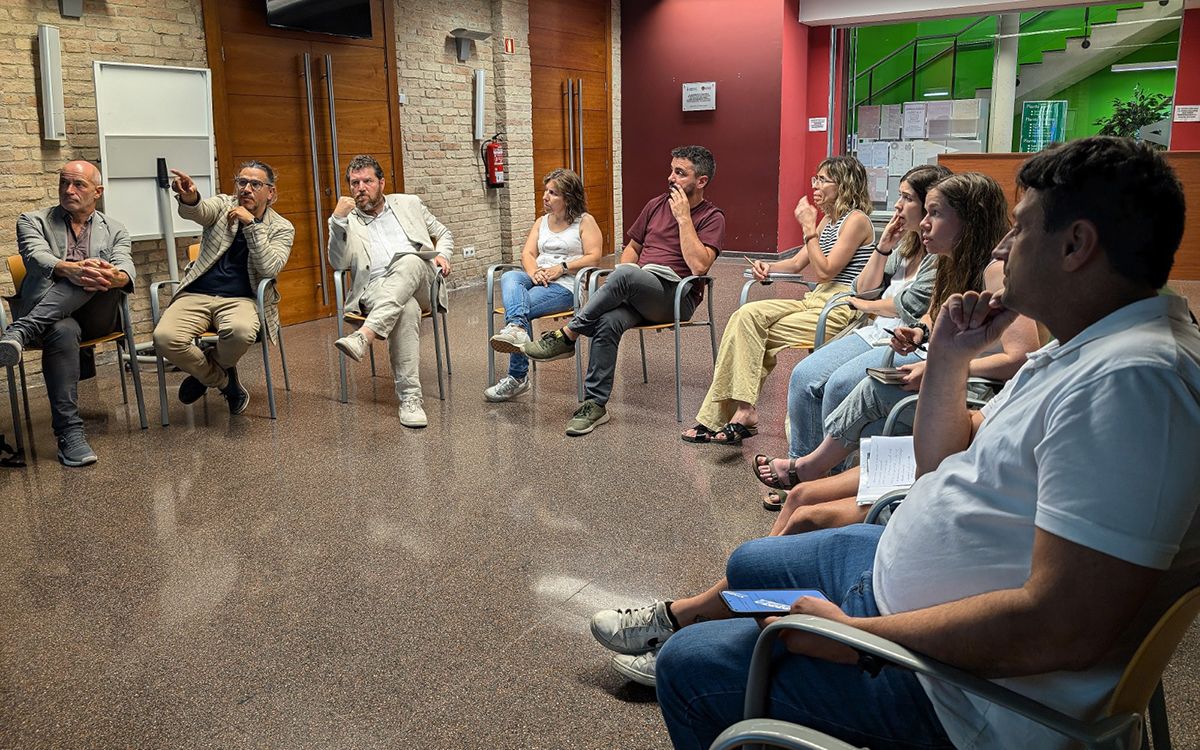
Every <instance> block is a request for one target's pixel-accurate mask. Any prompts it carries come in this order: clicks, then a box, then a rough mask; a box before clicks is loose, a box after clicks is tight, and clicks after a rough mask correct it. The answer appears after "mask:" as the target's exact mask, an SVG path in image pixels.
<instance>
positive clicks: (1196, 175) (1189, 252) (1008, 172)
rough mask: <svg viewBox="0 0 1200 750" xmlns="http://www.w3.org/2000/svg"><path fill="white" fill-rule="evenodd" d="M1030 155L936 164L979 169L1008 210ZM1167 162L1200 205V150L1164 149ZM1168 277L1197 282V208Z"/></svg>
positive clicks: (948, 159)
mask: <svg viewBox="0 0 1200 750" xmlns="http://www.w3.org/2000/svg"><path fill="white" fill-rule="evenodd" d="M1029 157H1030V154H962V153H960V154H942V155H941V156H939V157H938V163H939V164H943V165H945V166H946V167H948V168H949V169H951V170H953V171H954V172H956V173H959V172H982V173H983V174H986V175H988V176H990V177H991V178H992V179H994V180H995V181H996V182H998V183H1000V187H1001V188H1003V190H1004V195H1005V197H1006V198H1008V207H1009V210H1010V212H1011V210H1012V208H1013V206H1015V205H1016V202H1017V172H1018V170H1020V168H1021V165H1022V164H1024V163H1025V160H1026V159H1028V158H1029ZM1166 157H1167V161H1168V162H1170V164H1171V166H1172V167H1174V169H1175V173H1176V174H1177V175H1178V176H1179V180H1180V182H1182V183H1183V191H1184V196H1185V197H1186V198H1187V204H1188V206H1191V207H1195V206H1200V151H1167V152H1166ZM1171 279H1173V280H1178V281H1200V211H1197V210H1195V209H1194V208H1193V210H1190V211H1188V213H1187V218H1186V223H1185V224H1184V227H1183V241H1182V242H1181V243H1180V245H1179V250H1178V251H1177V252H1176V254H1175V265H1174V267H1172V269H1171Z"/></svg>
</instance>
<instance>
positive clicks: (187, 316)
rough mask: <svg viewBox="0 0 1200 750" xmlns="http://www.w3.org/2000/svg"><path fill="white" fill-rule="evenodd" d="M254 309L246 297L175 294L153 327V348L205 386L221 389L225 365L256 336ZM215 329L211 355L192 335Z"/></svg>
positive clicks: (233, 361)
mask: <svg viewBox="0 0 1200 750" xmlns="http://www.w3.org/2000/svg"><path fill="white" fill-rule="evenodd" d="M258 327H259V326H258V308H257V307H256V306H255V304H254V300H252V299H250V298H248V297H213V296H211V295H208V294H189V293H188V292H184V293H183V294H178V295H176V296H175V298H174V299H173V300H171V304H170V305H168V306H167V309H166V310H165V311H164V312H163V316H162V318H161V319H160V320H159V321H158V325H157V326H155V327H154V349H155V351H157V352H159V353H161V354H162V355H163V357H165V358H166V359H167V360H168V361H169V362H170V363H171V364H173V365H175V366H176V367H178V368H179V369H180V370H183V371H184V372H186V373H187V374H188V375H191V376H192V377H194V378H196V379H197V380H199V381H200V382H201V383H204V384H205V385H207V386H208V387H209V388H224V387H225V385H226V384H227V383H228V382H229V376H228V375H226V374H225V370H226V369H227V368H230V367H233V366H234V365H236V364H237V362H238V360H239V359H241V358H242V355H243V354H245V353H246V350H247V349H249V348H250V345H251V344H253V343H254V342H255V340H256V339H257V338H258ZM212 329H216V332H217V347H216V349H215V350H214V351H213V354H212V356H211V357H210V356H206V355H205V353H204V352H203V351H202V350H201V349H200V347H198V346H196V337H197V336H201V335H203V334H205V333H208V332H209V331H210V330H212Z"/></svg>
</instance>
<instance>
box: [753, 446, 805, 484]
mask: <svg viewBox="0 0 1200 750" xmlns="http://www.w3.org/2000/svg"><path fill="white" fill-rule="evenodd" d="M764 459H765V460H764ZM774 460H775V459H773V458H771V457H770V456H768V455H766V454H765V453H756V454H754V478H755V479H757V480H758V481H760V482H762V483H763V484H765V485H767V486H768V487H770V488H771V489H773V490H790V489H791V488H793V487H795V486H796V485H798V484H800V476H799V475H798V474H797V473H796V459H794V458H789V459H788V470H787V473H785V474H784V477H783V479H780V478H779V475H778V474H776V473H775V467H773V466H771V462H772V461H774ZM762 466H765V467H767V471H768V472H770V474H771V477H770V479H764V478H763V475H762V474H759V473H758V470H759V468H760V467H762ZM784 482H789V484H784Z"/></svg>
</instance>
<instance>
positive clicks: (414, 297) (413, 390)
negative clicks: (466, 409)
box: [329, 156, 454, 427]
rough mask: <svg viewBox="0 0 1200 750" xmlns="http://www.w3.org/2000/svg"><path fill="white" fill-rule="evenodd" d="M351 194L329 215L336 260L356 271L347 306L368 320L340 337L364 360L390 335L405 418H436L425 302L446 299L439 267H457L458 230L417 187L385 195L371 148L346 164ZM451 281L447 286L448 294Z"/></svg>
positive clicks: (409, 423)
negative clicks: (423, 352)
mask: <svg viewBox="0 0 1200 750" xmlns="http://www.w3.org/2000/svg"><path fill="white" fill-rule="evenodd" d="M346 182H348V183H349V185H350V195H349V196H342V197H341V198H339V199H338V202H337V206H336V207H335V208H334V211H333V216H331V217H329V263H330V265H332V266H333V267H334V269H335V270H338V271H344V270H349V271H350V272H351V275H352V279H351V286H350V291H349V293H348V294H347V297H346V309H347V310H350V311H352V312H362V313H363V314H364V315H366V316H367V320H366V322H365V323H363V325H362V327H361V328H359V329H358V330H357V331H355V332H353V333H351V334H350V335H349V336H344V337H342V338H340V339H338V340H337V341H335V342H334V346H336V347H337V348H338V349H339V350H340V351H341V352H342V353H343V354H345V355H346V356H348V357H350V358H351V359H353V360H354V361H355V362H358V361H360V360H361V359H362V358H363V356H364V355H365V354H366V353H367V347H368V346H369V345H370V342H372V341H378V340H382V339H386V340H387V342H388V356H389V358H390V359H391V362H392V377H393V378H394V379H395V381H396V395H397V396H398V397H399V399H400V424H402V425H404V426H405V427H424V426H425V425H426V424H428V420H427V419H426V417H425V408H424V406H423V403H422V396H421V376H420V372H419V370H418V366H419V364H420V347H421V338H420V323H421V312H422V310H429V309H431V308H432V306H433V305H438V306H439V307H444V306H445V299H444V298H443V299H436V300H431V299H429V285H430V283H432V281H433V275H434V274H435V273H440V274H441V275H442V276H449V275H450V254H451V253H453V252H454V238H453V237H452V236H451V234H450V230H449V229H447V228H446V227H445V226H443V225H442V223H441V222H440V221H438V220H437V219H435V218H434V216H433V214H431V213H429V209H427V208H425V204H424V203H422V202H421V199H420V198H418V197H417V196H415V195H404V194H403V193H393V194H391V195H384V193H383V189H384V186H385V185H384V180H383V168H382V167H381V166H379V162H377V161H376V160H375V159H374V158H373V157H371V156H356V157H354V159H352V160H351V161H350V164H349V166H347V167H346ZM444 293H445V287H442V294H443V295H444Z"/></svg>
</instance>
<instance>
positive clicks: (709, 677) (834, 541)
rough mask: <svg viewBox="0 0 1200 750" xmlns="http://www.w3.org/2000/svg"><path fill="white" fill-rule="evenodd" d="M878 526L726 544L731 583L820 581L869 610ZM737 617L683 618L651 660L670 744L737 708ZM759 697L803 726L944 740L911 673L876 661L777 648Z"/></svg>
mask: <svg viewBox="0 0 1200 750" xmlns="http://www.w3.org/2000/svg"><path fill="white" fill-rule="evenodd" d="M881 533H883V528H882V527H880V526H867V525H864V524H858V525H855V526H847V527H844V528H840V529H825V530H822V531H813V532H809V533H807V534H797V535H794V536H775V537H766V538H764V539H756V540H754V541H751V542H747V543H746V544H743V545H742V546H741V547H738V548H737V549H736V550H734V552H733V554H732V555H730V557H729V563H728V566H727V568H726V575H727V576H728V577H729V586H730V588H734V589H736V588H819V589H821V590H822V591H824V592H825V593H826V594H827V595H828V596H829V598H830V599H831V600H833V601H834V602H835V603H837V604H838V606H840V607H841V608H842V611H844V612H846V613H847V614H849V615H851V616H855V617H878V616H879V610H878V608H877V607H876V606H875V595H874V593H873V592H872V590H871V567H872V565H873V564H874V561H875V547H876V546H877V544H878V542H879V535H880V534H881ZM758 633H759V629H758V625H757V623H756V622H755V621H754V620H753V619H751V618H746V617H737V618H732V619H729V620H715V621H712V622H702V623H699V624H696V625H691V626H688V627H686V628H683V629H682V630H680V631H679V632H678V633H676V634H675V635H673V636H671V638H670V640H668V641H667V642H666V644H665V645H664V646H663V648H662V651H660V652H659V654H658V659H657V663H656V665H655V678H656V680H657V684H658V703H659V706H660V707H661V709H662V713H663V720H664V721H665V722H666V725H667V731H669V732H670V734H671V741H672V742H673V743H674V745H675V747H676V748H677V750H679V749H682V748H696V749H697V750H700V749H702V748H707V747H708V746H709V745H710V744H712V741H713V740H714V739H715V738H716V736H717V735H718V734H720V733H721V731H723V730H724V729H725V728H726V727H728V726H729V725H731V724H733V723H734V722H737V721H739V720H741V719H742V718H743V709H744V704H743V701H744V700H745V693H746V675H747V672H748V671H749V669H750V655H751V653H752V652H753V650H754V642H755V640H756V639H757V638H758ZM771 684H772V688H771V691H770V700H769V701H768V712H769V715H770V717H771V718H774V719H783V720H785V721H791V722H794V723H797V724H802V725H804V726H808V727H812V728H813V729H817V730H820V731H822V732H825V733H827V734H830V735H833V736H835V737H838V738H840V739H842V740H844V741H846V742H849V743H851V744H853V745H856V746H865V747H888V748H953V747H954V746H953V745H952V744H951V743H950V739H949V738H948V737H947V736H946V733H945V731H944V730H943V729H942V725H941V722H940V721H939V720H938V718H937V715H936V714H935V712H934V709H933V704H931V703H930V702H929V698H928V697H927V696H926V695H925V691H924V690H923V689H922V688H921V684H920V682H918V681H917V678H916V676H915V675H914V674H913V673H911V672H907V671H904V670H900V669H884V670H883V671H882V672H880V674H879V676H878V677H871V676H870V675H869V674H867V673H866V672H863V671H862V670H860V669H859V668H858V667H857V666H853V665H845V664H834V663H832V662H827V661H821V660H819V659H811V658H808V657H803V656H797V655H794V654H789V653H787V652H786V651H784V650H783V649H782V647H781V648H780V650H779V655H778V656H777V659H776V663H775V665H774V670H773V676H772V683H771Z"/></svg>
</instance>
